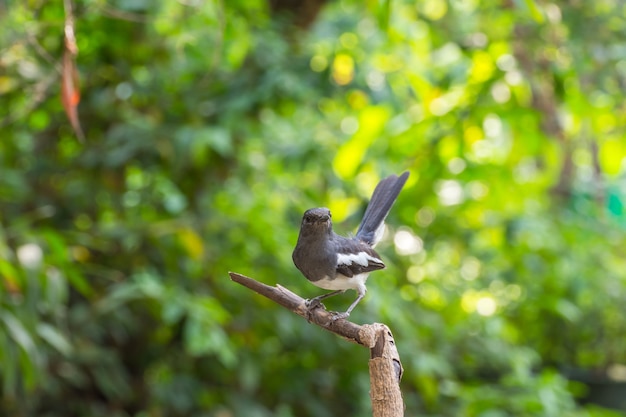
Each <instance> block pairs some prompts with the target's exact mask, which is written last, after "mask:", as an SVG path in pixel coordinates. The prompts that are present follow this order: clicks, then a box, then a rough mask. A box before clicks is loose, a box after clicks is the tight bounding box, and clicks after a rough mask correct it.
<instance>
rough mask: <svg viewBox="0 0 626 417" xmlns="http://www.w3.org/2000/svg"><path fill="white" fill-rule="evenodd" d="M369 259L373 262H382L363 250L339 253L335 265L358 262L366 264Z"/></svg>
mask: <svg viewBox="0 0 626 417" xmlns="http://www.w3.org/2000/svg"><path fill="white" fill-rule="evenodd" d="M370 261H372V262H375V263H383V261H382V260H380V259H378V258H375V257H373V256H371V255H369V254H367V253H365V252H359V253H340V254H338V255H337V266H339V265H348V266H349V265H353V264H358V265H361V266H367V265H368V264H369V263H370Z"/></svg>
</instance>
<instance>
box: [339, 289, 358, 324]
mask: <svg viewBox="0 0 626 417" xmlns="http://www.w3.org/2000/svg"><path fill="white" fill-rule="evenodd" d="M363 297H365V289H363V290H361V289H359V290H358V295H357V297H356V300H354V302H353V303H352V304H350V307H348V309H347V310H346V311H344V312H343V313H333V321H334V320H339V319H345V318H347V317H348V316H349V315H350V313H351V312H352V310H353V309H354V307H356V305H357V304H359V302H360V301H361V300H362V299H363Z"/></svg>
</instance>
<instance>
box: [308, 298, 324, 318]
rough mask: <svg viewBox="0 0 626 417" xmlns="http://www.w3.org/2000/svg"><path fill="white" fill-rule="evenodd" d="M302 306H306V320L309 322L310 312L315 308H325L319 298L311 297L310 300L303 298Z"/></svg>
mask: <svg viewBox="0 0 626 417" xmlns="http://www.w3.org/2000/svg"><path fill="white" fill-rule="evenodd" d="M304 306H305V307H306V321H308V322H309V323H310V322H311V312H312V311H313V310H315V309H316V308H323V309H324V310H326V307H325V306H324V304H322V302H321V301H320V299H319V298H317V297H315V298H311V299H310V300H304Z"/></svg>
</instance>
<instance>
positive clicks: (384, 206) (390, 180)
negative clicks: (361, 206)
mask: <svg viewBox="0 0 626 417" xmlns="http://www.w3.org/2000/svg"><path fill="white" fill-rule="evenodd" d="M407 178H409V172H408V171H406V172H404V173H403V174H402V175H400V176H399V177H398V176H397V175H390V176H388V177H387V178H385V179H383V180H381V181H380V182H379V183H378V185H377V186H376V188H375V189H374V193H373V194H372V198H371V200H370V202H369V204H368V205H367V209H365V214H364V215H363V220H361V225H360V226H359V230H357V232H356V237H358V238H359V239H361V240H362V241H364V242H367V243H368V244H369V245H370V246H375V245H376V244H377V243H378V241H379V240H380V238H381V237H382V230H383V229H382V226H383V223H384V221H385V218H386V217H387V214H389V210H391V206H393V203H394V202H395V201H396V198H397V197H398V194H400V190H402V187H404V183H405V182H406V180H407Z"/></svg>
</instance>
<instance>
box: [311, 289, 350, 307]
mask: <svg viewBox="0 0 626 417" xmlns="http://www.w3.org/2000/svg"><path fill="white" fill-rule="evenodd" d="M344 291H345V290H337V291H333V292H329V293H328V294H322V295H318V296H317V297H315V298H311V299H310V300H306V301H305V302H304V304H305V305H306V307H307V308H308V309H309V310H313V309H314V308H316V307H319V306H321V305H322V303H321V301H322V300H324V299H326V298H328V297H332V296H333V295H337V294H341V293H342V292H344Z"/></svg>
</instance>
